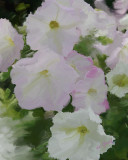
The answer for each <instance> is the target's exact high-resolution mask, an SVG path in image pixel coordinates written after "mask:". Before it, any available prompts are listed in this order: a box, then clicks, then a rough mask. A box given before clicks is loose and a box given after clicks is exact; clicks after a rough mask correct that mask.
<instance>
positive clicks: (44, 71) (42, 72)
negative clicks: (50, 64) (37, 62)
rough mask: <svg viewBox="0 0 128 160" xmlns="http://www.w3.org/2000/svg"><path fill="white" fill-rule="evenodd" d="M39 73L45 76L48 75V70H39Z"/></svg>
mask: <svg viewBox="0 0 128 160" xmlns="http://www.w3.org/2000/svg"><path fill="white" fill-rule="evenodd" d="M40 74H41V75H43V76H45V77H48V76H49V74H48V70H43V71H41V72H40Z"/></svg>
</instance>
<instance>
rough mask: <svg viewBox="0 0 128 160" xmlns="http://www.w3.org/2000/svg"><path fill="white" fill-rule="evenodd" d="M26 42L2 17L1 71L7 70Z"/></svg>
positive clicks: (0, 21) (0, 23)
mask: <svg viewBox="0 0 128 160" xmlns="http://www.w3.org/2000/svg"><path fill="white" fill-rule="evenodd" d="M23 46H24V42H23V39H22V36H21V35H19V34H18V33H17V31H16V30H15V29H14V28H13V26H12V25H11V23H10V22H9V21H8V20H7V19H0V72H7V70H8V67H10V66H11V65H12V64H13V63H14V61H15V60H16V59H19V58H20V50H21V49H22V48H23Z"/></svg>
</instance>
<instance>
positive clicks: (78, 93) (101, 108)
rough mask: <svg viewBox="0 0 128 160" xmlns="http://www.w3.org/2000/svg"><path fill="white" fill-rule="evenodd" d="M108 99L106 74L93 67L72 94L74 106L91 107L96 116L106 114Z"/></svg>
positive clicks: (77, 84) (77, 107)
mask: <svg viewBox="0 0 128 160" xmlns="http://www.w3.org/2000/svg"><path fill="white" fill-rule="evenodd" d="M106 99H107V86H106V84H105V77H104V73H103V71H102V70H101V69H99V68H97V67H93V68H92V69H91V70H90V71H88V73H87V74H86V75H85V77H84V79H83V80H79V81H78V82H77V83H76V86H75V88H74V90H73V92H72V105H73V106H75V107H76V109H77V110H78V109H79V108H88V107H91V108H92V109H93V111H94V112H95V113H96V114H100V113H102V112H105V111H106V110H107V109H108V108H109V107H108V103H107V101H106Z"/></svg>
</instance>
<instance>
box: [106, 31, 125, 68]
mask: <svg viewBox="0 0 128 160" xmlns="http://www.w3.org/2000/svg"><path fill="white" fill-rule="evenodd" d="M104 53H105V54H106V55H108V58H107V60H106V63H107V65H108V66H109V67H110V68H111V69H113V68H114V67H115V66H116V64H117V63H119V62H124V63H128V54H127V53H128V32H126V33H125V34H123V33H121V32H117V34H116V36H115V38H114V42H113V43H112V44H110V45H108V47H106V49H105V50H104Z"/></svg>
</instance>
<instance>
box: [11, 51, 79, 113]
mask: <svg viewBox="0 0 128 160" xmlns="http://www.w3.org/2000/svg"><path fill="white" fill-rule="evenodd" d="M11 78H12V82H13V83H14V84H16V87H15V91H14V92H15V95H16V98H17V99H18V102H19V105H20V106H21V107H22V108H25V109H34V108H38V107H43V108H44V109H45V110H47V111H50V110H56V111H60V110H62V108H63V107H64V106H66V105H67V103H68V102H69V100H70V95H69V94H70V93H71V91H72V89H73V87H74V84H75V82H76V79H77V78H78V74H77V73H76V71H75V70H74V69H73V68H72V67H70V66H69V65H68V64H67V63H66V62H65V60H64V59H63V57H61V56H59V55H58V54H56V53H55V52H53V51H52V50H50V49H48V48H42V50H41V51H40V52H38V53H36V54H35V55H34V57H33V58H25V59H21V60H20V61H18V62H17V63H16V64H15V65H14V66H13V69H12V72H11Z"/></svg>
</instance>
